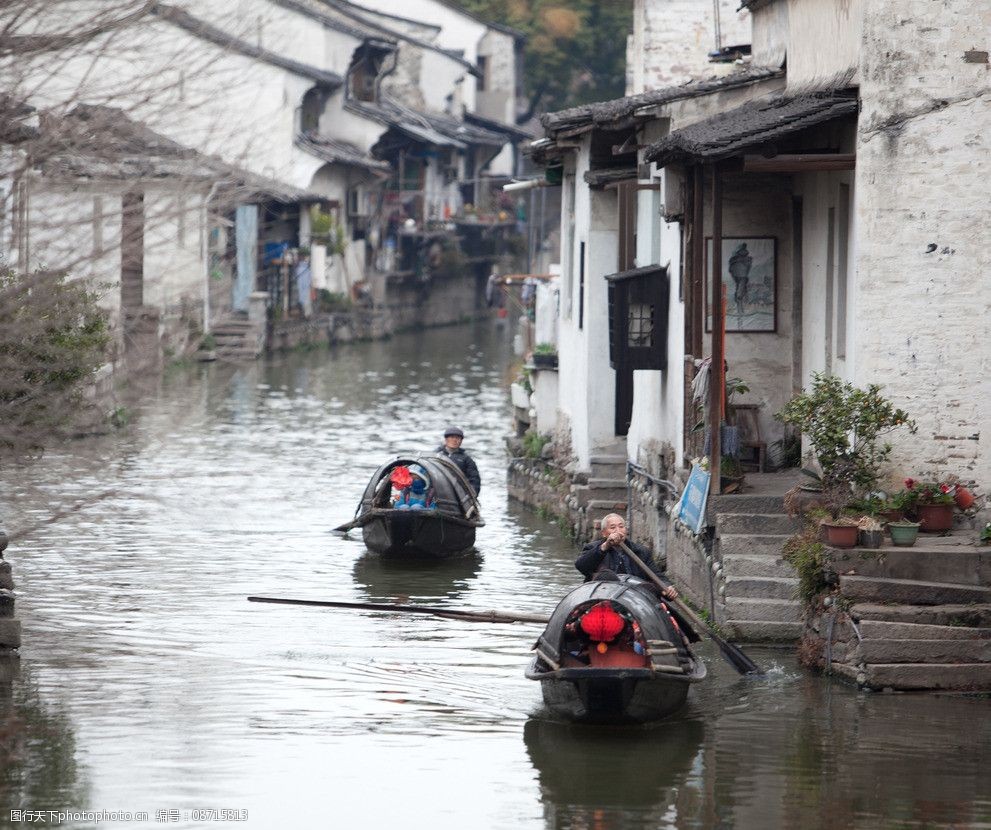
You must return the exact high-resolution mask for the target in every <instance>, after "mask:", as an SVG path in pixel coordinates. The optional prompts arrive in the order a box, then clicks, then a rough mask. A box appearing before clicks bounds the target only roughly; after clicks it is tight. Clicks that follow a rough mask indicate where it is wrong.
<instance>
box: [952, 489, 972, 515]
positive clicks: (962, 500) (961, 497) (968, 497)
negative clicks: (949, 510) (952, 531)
mask: <svg viewBox="0 0 991 830" xmlns="http://www.w3.org/2000/svg"><path fill="white" fill-rule="evenodd" d="M953 500H954V501H955V502H956V503H957V507H959V508H960V509H961V510H966V509H967V508H968V507H970V506H971V505H972V504H973V503H974V494H973V493H971V492H970V490H968V489H967V488H966V487H961V486H960V485H959V484H958V485H957V489H956V492H955V493H954V494H953Z"/></svg>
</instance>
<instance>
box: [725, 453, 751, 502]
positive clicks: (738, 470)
mask: <svg viewBox="0 0 991 830" xmlns="http://www.w3.org/2000/svg"><path fill="white" fill-rule="evenodd" d="M745 477H746V476H745V474H744V472H743V465H741V464H740V459H739V458H734V457H733V456H731V455H723V456H720V460H719V486H720V489H721V492H723V493H733V492H736V491H737V490H739V489H740V486H741V485H742V484H743V479H744V478H745Z"/></svg>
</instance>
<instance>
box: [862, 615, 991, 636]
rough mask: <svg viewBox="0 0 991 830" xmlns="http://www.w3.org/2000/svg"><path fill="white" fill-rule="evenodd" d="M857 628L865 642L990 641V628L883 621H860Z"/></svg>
mask: <svg viewBox="0 0 991 830" xmlns="http://www.w3.org/2000/svg"><path fill="white" fill-rule="evenodd" d="M859 627H860V636H861V637H863V638H864V639H865V640H869V639H874V640H979V639H989V640H991V628H971V627H968V626H960V625H925V624H921V623H908V622H886V621H883V620H862V621H861V623H860V626H859Z"/></svg>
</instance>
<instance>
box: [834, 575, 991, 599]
mask: <svg viewBox="0 0 991 830" xmlns="http://www.w3.org/2000/svg"><path fill="white" fill-rule="evenodd" d="M840 593H841V594H842V595H843V596H844V597H846V598H847V599H851V600H854V601H855V602H857V601H860V602H891V603H904V604H909V605H944V604H946V603H971V602H974V603H985V602H989V601H991V587H985V586H974V585H957V584H951V583H946V582H920V581H918V580H914V579H882V578H880V577H873V576H841V577H840Z"/></svg>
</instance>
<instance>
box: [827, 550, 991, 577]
mask: <svg viewBox="0 0 991 830" xmlns="http://www.w3.org/2000/svg"><path fill="white" fill-rule="evenodd" d="M830 559H831V562H832V565H833V568H834V569H835V570H836V571H837V572H838V573H840V574H844V573H847V572H854V573H855V575H856V576H877V577H887V578H891V579H909V580H918V581H929V582H946V583H955V584H959V585H989V584H991V550H989V549H987V548H976V547H964V546H960V547H952V548H951V547H924V546H919V545H917V546H915V547H911V548H895V547H890V548H880V549H878V550H867V549H862V548H856V549H853V550H843V551H840V550H837V549H835V548H832V549H830Z"/></svg>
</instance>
